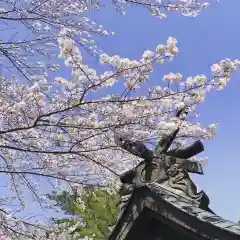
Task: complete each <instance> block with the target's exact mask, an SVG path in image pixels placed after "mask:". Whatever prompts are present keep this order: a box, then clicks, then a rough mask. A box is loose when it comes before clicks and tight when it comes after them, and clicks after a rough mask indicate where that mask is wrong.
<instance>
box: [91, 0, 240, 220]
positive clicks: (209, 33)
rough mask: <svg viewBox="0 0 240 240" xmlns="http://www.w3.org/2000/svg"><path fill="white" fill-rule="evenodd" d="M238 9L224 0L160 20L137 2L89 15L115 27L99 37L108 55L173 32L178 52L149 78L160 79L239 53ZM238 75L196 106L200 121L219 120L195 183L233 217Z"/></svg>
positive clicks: (238, 172)
mask: <svg viewBox="0 0 240 240" xmlns="http://www.w3.org/2000/svg"><path fill="white" fill-rule="evenodd" d="M213 2H214V1H213ZM239 9H240V1H239V0H231V1H229V0H228V1H227V0H225V1H224V0H222V1H221V3H220V4H214V3H213V5H212V6H211V7H210V8H209V9H207V10H205V11H204V12H203V13H202V14H201V15H200V16H198V17H197V18H187V17H182V16H180V15H179V14H177V13H173V14H170V15H169V16H168V18H167V19H165V20H158V19H156V18H154V17H152V16H150V14H149V13H148V12H147V10H146V9H141V8H137V7H132V8H129V9H127V11H126V15H125V16H124V17H122V16H119V14H117V13H116V12H115V11H114V10H109V9H108V10H107V9H106V10H103V11H100V12H99V13H98V14H93V18H94V19H95V20H96V22H97V23H99V24H102V25H103V26H104V27H105V28H107V29H108V30H109V31H114V32H116V35H115V36H113V37H107V38H99V39H98V41H97V43H98V44H99V45H100V46H101V47H102V49H103V50H104V51H106V52H107V53H108V54H109V55H112V54H118V55H120V56H121V57H128V58H131V59H139V58H140V57H141V54H142V52H143V51H144V50H145V49H152V50H154V49H155V47H156V45H157V44H158V43H164V42H165V41H166V40H167V38H168V36H174V37H176V38H177V39H178V42H179V44H178V46H179V50H180V52H179V55H178V56H177V58H176V59H175V60H174V61H173V62H171V63H170V64H164V65H161V66H160V67H157V68H156V70H155V71H154V73H153V74H152V76H151V78H150V81H149V83H148V84H149V85H160V84H162V76H163V75H164V74H165V73H168V72H181V73H182V74H183V75H184V76H191V75H193V76H194V75H197V74H209V73H210V66H211V64H213V63H215V62H218V61H219V60H221V59H224V58H233V59H235V58H240V48H239V43H240V21H238V19H239V17H238V14H239ZM239 78H240V70H239V72H237V73H235V74H234V75H233V77H232V79H231V81H230V83H229V85H228V87H227V88H226V89H225V90H224V91H221V92H213V93H211V94H210V95H209V96H208V97H207V99H206V102H205V103H204V104H203V105H201V106H200V108H199V111H200V114H201V118H200V122H201V123H203V124H208V123H214V122H218V123H219V124H218V129H217V135H216V137H215V139H214V140H212V141H208V142H205V152H204V154H203V155H204V156H205V155H206V156H208V158H209V163H208V166H207V167H205V175H204V176H194V180H195V181H196V183H197V184H198V186H199V187H200V188H201V189H203V190H204V191H205V192H206V193H207V194H208V195H209V197H210V199H211V208H212V209H213V210H214V211H215V212H216V213H217V214H218V215H221V216H222V217H224V218H227V219H229V220H233V221H237V220H239V219H240V206H239V199H240V191H239V189H240V188H239V183H240V143H239V142H240V141H239V134H240V121H239V120H240V111H239V110H238V109H239V103H240V95H239V89H240V79H239ZM146 87H148V86H146ZM145 90H146V89H145Z"/></svg>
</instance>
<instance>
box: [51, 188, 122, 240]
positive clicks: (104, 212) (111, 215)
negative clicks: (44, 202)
mask: <svg viewBox="0 0 240 240" xmlns="http://www.w3.org/2000/svg"><path fill="white" fill-rule="evenodd" d="M48 197H49V199H51V200H54V201H55V202H56V205H57V206H59V207H60V208H61V209H62V210H63V211H65V213H67V214H69V215H74V216H75V217H77V218H74V219H73V218H70V217H69V218H65V219H55V222H56V223H57V224H61V223H65V224H67V226H68V227H69V228H70V227H72V226H74V225H76V223H81V224H78V227H77V228H76V229H74V230H73V231H72V234H73V235H74V236H76V237H81V238H84V237H85V236H88V237H92V238H93V239H96V240H103V239H104V240H105V239H106V238H107V236H108V234H109V227H110V226H113V225H114V224H115V221H116V217H117V207H116V205H117V203H118V202H119V196H118V195H117V194H110V193H109V192H108V191H107V190H105V189H93V188H87V189H85V191H84V193H83V194H82V196H81V197H78V196H77V195H76V194H70V193H69V192H66V191H64V192H62V193H61V194H56V193H54V194H52V195H48Z"/></svg>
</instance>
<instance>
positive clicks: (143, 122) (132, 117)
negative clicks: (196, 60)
mask: <svg viewBox="0 0 240 240" xmlns="http://www.w3.org/2000/svg"><path fill="white" fill-rule="evenodd" d="M20 2H21V3H18V2H14V1H5V2H4V4H3V6H1V10H0V18H1V20H2V21H7V22H9V21H11V22H12V24H13V25H14V24H15V27H19V28H20V29H23V28H24V29H25V28H26V29H27V30H28V31H29V32H31V34H30V35H29V36H30V37H29V39H27V40H26V39H25V38H22V39H18V40H17V41H10V40H9V39H3V40H1V42H0V61H1V62H0V64H1V66H3V67H5V68H6V69H7V67H6V66H8V64H9V63H10V65H11V67H10V69H11V70H12V69H15V70H13V71H12V72H11V74H10V76H9V74H6V75H5V74H2V75H1V76H0V89H1V95H0V96H1V97H0V103H1V104H0V111H1V117H0V123H1V124H0V149H1V153H0V158H1V168H0V172H1V173H2V174H5V175H6V176H7V177H8V180H9V181H8V186H7V187H8V189H9V191H10V194H8V195H7V196H6V197H3V198H1V199H0V204H1V209H2V211H0V213H1V214H0V223H1V224H0V239H43V240H44V239H52V240H55V239H71V236H70V234H69V231H71V230H72V229H70V230H69V229H67V226H58V228H53V229H51V230H52V231H50V233H49V234H47V233H46V224H45V225H44V224H41V223H38V222H34V224H33V223H32V222H31V221H28V219H25V218H21V219H20V218H18V217H17V213H19V212H23V211H24V209H25V207H26V199H25V193H26V191H29V192H30V193H31V196H32V201H34V202H36V203H38V204H39V205H41V206H42V207H43V208H51V207H52V206H51V204H50V202H49V201H48V200H47V199H46V198H45V197H44V194H45V192H44V191H42V189H41V185H42V181H44V180H45V181H48V182H50V184H54V186H53V188H54V190H56V191H60V190H61V189H62V188H64V187H67V186H68V187H69V186H71V188H74V186H76V185H77V188H78V189H80V187H81V186H85V185H86V186H87V185H90V186H100V187H107V188H108V189H109V191H111V190H112V189H113V186H114V187H117V186H118V184H119V182H118V176H119V174H120V173H121V172H123V171H125V170H127V169H128V168H129V167H132V166H134V165H135V164H136V163H137V162H138V161H139V160H140V159H138V158H137V157H133V156H131V155H129V154H128V153H126V152H125V151H123V150H122V149H119V148H118V147H117V146H116V144H115V143H114V134H115V133H118V134H120V135H122V136H125V137H127V138H131V139H132V140H138V141H142V142H145V143H147V144H150V143H151V144H156V142H157V140H158V139H159V137H160V136H161V135H162V134H163V133H166V132H171V131H173V130H174V129H175V128H176V127H178V126H179V125H180V126H181V131H180V133H179V135H178V139H177V141H179V143H181V142H182V140H183V139H184V141H186V142H190V141H192V140H193V139H202V140H209V139H212V138H213V137H214V136H215V133H216V124H210V125H209V126H201V124H200V123H198V122H197V121H196V119H197V118H198V116H199V115H198V113H197V106H198V104H201V103H202V102H204V100H205V98H206V96H207V93H209V92H210V91H214V90H222V89H224V87H225V86H226V85H227V83H228V82H229V80H230V76H231V74H232V73H233V72H234V71H236V70H237V67H238V66H239V64H240V61H239V60H230V59H225V60H222V61H220V62H218V63H215V64H213V65H212V67H211V75H210V76H205V75H202V74H201V75H197V76H189V77H186V78H185V77H184V76H182V74H181V73H166V75H164V76H162V78H163V79H164V80H165V81H164V82H163V84H162V85H161V86H152V87H151V88H150V89H149V92H148V93H147V94H145V95H140V94H139V92H138V88H141V87H142V84H143V83H144V82H145V81H151V73H152V72H153V69H154V67H155V65H157V64H164V63H165V62H167V61H170V60H173V59H174V57H175V56H176V55H177V54H178V52H179V49H178V42H177V39H175V38H174V37H169V38H168V39H166V42H165V43H161V44H159V45H157V46H156V49H155V50H154V49H152V50H146V51H145V52H143V53H142V57H141V58H140V59H137V60H136V59H128V58H122V57H121V56H117V55H116V56H109V55H108V54H107V53H104V52H101V51H99V48H100V47H98V46H96V44H95V40H94V36H95V35H101V36H103V37H107V36H109V35H110V34H109V33H108V31H107V30H106V29H104V27H103V26H102V25H101V24H100V23H99V25H97V24H96V23H94V22H92V21H91V20H90V19H89V18H87V17H85V16H84V17H83V13H88V12H89V11H93V10H101V8H102V7H103V6H101V2H100V1H96V2H92V3H91V4H90V3H89V4H87V2H84V1H72V0H67V1H66V0H64V1H63V0H62V1H55V0H48V1H47V0H45V1H24V2H22V1H20ZM113 3H114V4H113V5H114V7H115V8H116V10H117V11H119V12H120V13H121V14H124V5H125V4H136V5H138V6H139V7H144V8H146V9H148V10H149V11H150V12H151V14H152V15H154V16H156V17H157V18H160V19H164V18H166V16H167V14H168V13H170V12H175V11H179V12H181V13H182V14H183V15H184V16H197V15H198V14H199V13H200V11H201V10H203V9H204V8H206V7H207V6H208V4H207V3H204V2H202V1H197V0H179V1H176V0H175V1H159V0H158V1H151V3H149V1H145V0H144V1H141V0H138V1H135V0H134V1H131V0H126V1H122V0H120V1H118V0H114V1H113ZM23 22H25V23H26V24H23ZM26 29H25V31H26ZM10 34H11V33H10ZM112 35H114V33H112ZM84 50H86V51H88V53H89V54H91V55H92V56H93V57H96V56H97V57H98V58H99V64H100V65H102V66H103V67H104V69H106V68H107V70H106V71H104V72H100V73H99V72H98V71H96V70H95V69H92V68H90V67H89V65H88V63H87V62H85V59H84V57H83V54H82V52H83V51H84ZM36 59H37V60H36ZM59 59H60V60H59ZM59 61H63V62H64V63H65V66H66V67H67V68H69V69H70V71H71V77H69V79H65V78H64V77H62V76H61V69H60V66H59V64H58V63H59ZM161 67H164V65H161ZM50 71H53V72H54V73H55V74H56V76H55V75H54V79H52V78H53V77H50V76H52V75H50V74H49V72H50ZM119 83H123V85H124V91H123V92H118V94H112V95H110V94H105V95H104V96H102V97H95V96H96V95H94V94H95V93H96V92H97V93H98V92H100V91H102V90H105V89H107V88H108V89H111V88H112V87H114V86H116V84H119ZM108 92H109V91H108ZM131 93H134V94H131ZM183 107H188V109H189V113H190V114H189V117H188V118H187V119H186V120H178V119H176V118H175V117H174V113H175V112H176V111H177V110H178V109H180V108H183ZM193 119H194V120H195V121H192V120H193ZM177 141H176V142H175V144H177ZM201 161H205V160H203V159H202V160H201ZM26 189H27V190H26ZM80 190H81V189H80ZM80 190H79V191H80ZM79 203H80V204H82V202H81V199H79ZM82 207H84V205H82Z"/></svg>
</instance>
